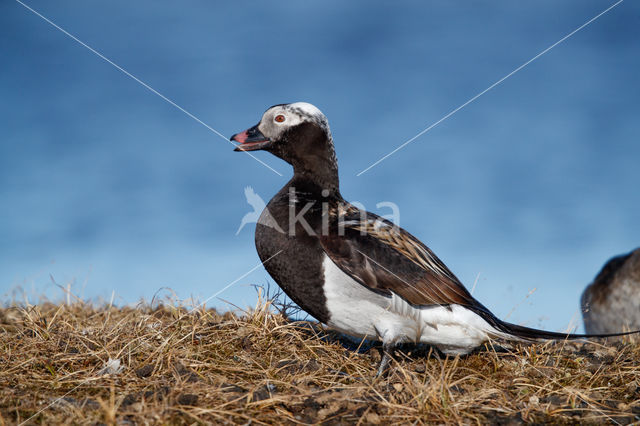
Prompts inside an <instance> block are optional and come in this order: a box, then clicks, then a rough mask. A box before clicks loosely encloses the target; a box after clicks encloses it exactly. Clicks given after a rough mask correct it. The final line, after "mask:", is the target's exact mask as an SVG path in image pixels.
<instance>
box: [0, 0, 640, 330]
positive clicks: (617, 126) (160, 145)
mask: <svg viewBox="0 0 640 426" xmlns="http://www.w3.org/2000/svg"><path fill="white" fill-rule="evenodd" d="M27 4H29V5H30V6H32V7H33V8H35V9H36V10H38V11H39V12H40V13H42V14H43V15H44V16H46V17H48V18H49V19H51V20H52V21H53V22H55V23H56V24H58V25H60V26H61V27H63V28H65V29H66V30H67V31H69V32H70V33H72V34H74V35H75V36H77V37H78V38H79V39H81V40H82V41H84V42H85V43H87V44H89V45H90V46H92V47H93V48H95V49H97V50H98V51H100V52H102V53H103V54H104V55H106V56H107V57H109V58H110V59H111V60H113V61H114V62H116V63H117V64H119V65H120V66H122V67H123V68H125V69H126V70H127V71H129V72H131V73H132V74H134V75H135V76H137V77H139V78H140V79H142V80H143V81H145V82H146V83H148V84H149V85H150V86H152V87H153V88H155V89H156V90H158V91H160V92H161V93H163V94H164V95H166V96H167V97H169V98H171V99H172V100H173V101H175V102H176V103H177V104H179V105H181V106H182V107H184V108H185V109H187V110H188V111H190V112H191V113H193V114H194V115H195V116H197V117H198V118H199V119H201V120H202V121H204V122H206V123H207V124H208V125H210V126H212V127H213V128H215V129H216V130H218V131H219V132H221V133H222V134H223V135H231V134H233V133H235V132H237V131H240V130H243V129H245V128H246V127H249V126H251V125H253V124H255V123H256V122H257V121H258V120H259V118H260V116H261V114H262V112H263V111H264V110H265V109H266V108H267V107H268V106H270V105H272V104H276V103H282V102H292V101H298V100H304V101H308V102H312V103H314V104H316V105H317V106H318V107H320V108H321V109H322V110H323V111H324V112H325V114H326V115H327V116H328V118H329V120H330V123H331V127H332V130H333V133H334V139H335V141H336V148H337V152H338V156H339V160H340V166H341V184H342V188H343V190H342V192H343V195H344V196H345V197H346V198H347V199H350V200H357V201H360V202H362V203H363V204H364V205H365V206H366V207H368V208H370V209H372V210H374V211H375V205H376V203H378V202H380V201H392V202H394V203H396V204H397V205H398V206H399V207H400V211H401V223H400V224H401V225H402V226H403V227H405V228H406V229H407V230H409V231H410V232H412V233H413V234H414V235H416V236H418V237H419V238H421V239H422V240H423V241H424V242H425V243H427V244H429V245H430V246H431V247H432V248H433V249H434V251H435V252H436V253H437V254H438V255H439V256H440V257H441V258H442V259H443V260H444V261H445V262H446V263H447V264H448V266H449V267H450V268H451V269H452V270H453V271H454V272H455V273H456V274H457V275H458V276H459V277H460V278H461V279H462V280H463V282H465V283H466V284H467V285H468V287H470V288H471V287H472V286H473V284H474V281H475V280H476V277H477V276H478V274H480V276H479V279H478V282H477V285H476V287H475V293H474V294H475V295H476V296H477V297H478V298H479V299H480V300H481V301H482V302H483V303H484V304H485V305H487V306H488V307H489V308H491V309H492V310H494V312H495V313H496V314H498V315H499V316H501V317H505V316H507V315H509V313H510V312H511V311H512V310H513V312H512V313H511V315H510V316H509V319H510V320H511V321H515V322H521V323H524V324H527V325H532V326H543V327H546V328H549V329H554V330H558V329H563V328H564V327H566V326H567V324H568V323H569V321H570V320H571V319H572V317H573V318H579V316H578V314H577V309H578V298H579V295H580V293H581V291H582V289H583V288H584V286H585V285H587V284H588V282H589V281H590V280H591V279H592V278H593V277H594V276H595V274H596V273H597V272H598V270H599V269H600V267H601V266H602V265H603V264H604V262H605V261H606V260H607V259H608V258H609V257H611V256H613V255H616V254H619V253H622V252H626V251H629V250H631V249H632V248H634V247H636V246H638V245H640V238H639V237H640V224H639V223H638V211H639V210H640V197H639V195H638V190H637V187H638V178H637V175H638V171H637V170H638V159H639V158H640V145H639V144H638V135H640V123H639V122H638V120H637V117H638V116H639V113H640V103H639V102H638V99H639V98H640V96H639V95H640V85H639V81H638V78H637V70H638V68H639V66H640V56H639V55H638V51H639V47H640V25H638V24H639V23H640V5H639V4H638V3H636V2H624V3H622V4H621V5H620V6H618V7H616V8H615V9H613V10H612V11H611V12H609V13H608V14H606V15H604V16H603V17H601V18H600V19H599V20H597V21H595V22H594V23H593V24H591V25H590V26H588V27H587V28H585V29H584V30H583V31H581V32H579V33H578V34H576V35H575V36H573V37H572V38H570V39H569V40H567V41H566V42H564V43H563V44H561V45H559V46H557V47H556V48H555V49H553V50H552V51H550V52H549V53H547V54H546V55H544V56H543V57H541V58H540V59H538V60H537V61H535V62H533V63H532V64H530V65H529V66H528V67H526V68H525V69H523V70H522V71H520V72H519V73H518V74H516V75H514V76H513V77H511V78H510V79H508V80H506V81H505V82H504V83H503V84H502V85H500V86H498V87H496V88H495V89H494V90H492V91H490V92H489V93H487V94H486V95H484V96H483V97H481V98H480V99H478V100H477V101H476V102H474V103H472V104H471V105H469V106H468V107H466V108H465V109H463V110H461V111H460V112H459V113H457V114H456V115H454V116H452V117H451V118H450V119H448V120H446V121H445V122H443V123H442V124H440V125H439V126H437V127H436V128H434V129H433V130H432V131H430V132H429V133H427V134H426V135H424V136H422V137H421V138H419V139H418V140H416V141H415V142H413V143H412V144H410V145H409V146H407V147H406V148H405V149H403V150H401V151H400V152H398V153H397V154H395V155H393V156H392V157H390V158H389V159H388V160H386V161H385V162H383V163H381V164H380V165H379V166H377V167H375V168H373V169H371V170H370V171H368V172H367V173H365V174H363V175H362V176H360V177H356V173H358V172H359V171H361V170H363V169H364V168H366V167H367V166H368V165H369V164H371V163H372V162H373V161H375V160H377V159H378V158H380V157H381V156H383V155H384V154H386V153H388V152H389V151H391V150H392V149H394V148H395V147H396V146H398V145H399V144H401V143H402V142H404V141H405V140H407V139H409V138H411V137H412V136H414V135H415V134H416V133H418V132H419V131H421V130H422V129H424V128H425V127H427V126H428V125H430V124H431V123H433V122H435V121H436V120H438V119H440V118H441V117H442V116H444V115H445V114H446V113H447V112H449V111H451V110H452V109H454V108H455V107H457V106H459V105H460V104H462V103H463V102H465V101H466V100H467V99H469V98H470V97H472V96H473V95H475V94H476V93H478V92H480V91H482V90H484V89H485V88H486V87H488V86H489V85H490V84H492V83H493V82H495V81H496V80H498V79H499V78H501V77H502V76H504V75H506V74H507V73H509V72H511V71H512V70H513V69H515V68H516V67H517V66H519V65H520V64H522V63H524V62H525V61H527V60H528V59H530V58H531V57H533V56H534V55H536V54H537V53H538V52H540V51H542V50H543V49H545V48H546V47H548V46H549V45H551V44H553V43H554V42H556V41H557V40H559V39H560V38H562V37H563V36H564V35H566V34H567V33H569V32H570V31H572V30H573V29H575V28H577V27H578V26H580V25H582V24H583V23H584V22H586V21H587V20H589V19H590V18H592V17H593V16H595V15H596V14H598V13H599V12H600V11H602V10H604V9H605V8H606V7H608V6H609V5H610V4H611V3H609V2H605V1H595V0H593V1H577V0H576V1H566V2H562V3H561V4H559V3H557V2H553V1H542V2H536V3H531V4H522V3H494V2H487V3H473V4H472V5H469V4H467V3H464V4H463V3H454V2H446V3H445V2H422V3H419V4H409V3H395V4H394V5H393V7H390V4H389V3H386V2H375V3H371V2H350V3H347V4H344V3H343V2H337V1H325V2H321V3H311V2H293V1H283V2H278V3H271V2H269V3H261V2H251V3H246V2H242V3H238V2H236V3H229V4H214V3H206V2H205V3H198V4H194V5H191V6H190V7H188V8H185V7H181V5H179V4H177V3H174V2H168V1H160V2H158V1H155V2H151V1H141V2H134V3H132V2H124V1H113V2H109V3H108V4H103V3H99V2H72V1H59V2H55V3H51V2H45V1H42V0H39V1H31V2H28V3H27ZM0 55H1V56H0V61H1V62H0V64H1V65H0V97H1V98H2V102H1V103H0V141H1V142H0V199H1V200H2V209H1V210H0V253H1V256H0V295H2V300H3V301H8V300H10V299H11V298H12V297H13V294H14V292H13V291H12V289H15V287H16V286H20V287H21V288H23V289H25V290H26V292H27V294H28V295H29V297H30V298H32V299H33V298H34V297H36V296H37V295H41V294H46V295H49V296H50V297H60V295H61V294H62V292H61V290H60V289H59V288H58V287H57V286H56V285H55V284H53V283H52V281H51V278H50V275H52V276H53V278H54V280H55V281H56V282H57V283H59V284H61V285H65V284H66V283H68V282H73V285H72V287H73V290H74V292H75V293H76V294H78V295H82V296H84V297H86V298H95V297H103V298H106V299H109V298H110V297H111V294H112V293H115V295H116V302H117V303H120V304H125V303H135V302H136V301H137V300H139V299H140V298H144V299H146V300H149V299H150V298H151V297H152V296H153V295H154V294H155V292H156V291H158V289H160V288H162V287H171V288H172V289H173V290H174V291H175V292H176V294H177V295H178V297H180V298H188V297H191V296H193V297H195V298H199V299H200V300H204V299H206V298H208V297H209V296H211V295H212V294H214V293H215V292H217V291H218V290H219V289H221V288H223V287H224V286H225V285H227V284H228V283H230V282H232V281H233V280H235V279H237V278H238V277H240V276H242V275H243V274H245V273H246V272H247V271H248V270H250V269H251V268H253V267H254V266H255V265H256V264H257V263H258V257H257V255H256V253H255V249H254V247H253V229H254V227H253V225H251V226H247V227H245V228H244V229H243V230H242V232H240V233H239V235H238V236H236V235H235V232H236V230H237V229H238V226H239V224H240V220H241V218H242V217H243V215H244V214H245V213H247V212H249V211H251V207H250V206H249V205H248V204H246V201H245V198H244V188H245V187H246V186H248V185H251V186H253V188H254V189H255V191H256V192H257V193H258V194H259V195H261V196H262V197H263V198H264V199H265V200H268V199H269V198H270V197H271V195H272V194H274V193H275V192H277V190H278V189H279V188H280V187H281V186H282V185H283V184H284V183H285V182H286V180H287V179H288V177H289V175H290V173H291V171H290V170H289V167H288V166H287V165H286V164H284V163H282V162H281V161H279V160H277V159H276V158H273V157H271V156H269V155H268V154H266V153H258V154H257V156H258V157H259V158H260V159H261V160H263V161H265V162H266V163H268V164H269V165H270V166H271V167H273V168H275V169H276V170H278V171H279V172H280V173H282V174H283V176H282V177H280V176H278V175H276V174H275V173H273V172H271V171H269V170H268V169H267V168H265V167H263V166H262V165H260V164H259V163H258V162H256V161H254V160H253V159H251V158H249V157H247V156H244V155H241V154H238V153H234V152H232V146H231V145H230V144H229V143H227V142H225V141H224V140H222V138H220V137H219V136H217V135H215V134H214V133H212V132H211V131H209V130H208V129H207V128H205V127H204V126H202V125H201V124H199V123H197V122H196V121H194V120H192V119H191V118H189V117H187V116H186V115H185V114H183V113H182V112H180V111H179V110H177V109H176V108H174V107H173V106H171V105H169V104H168V103H167V102H165V101H163V100H162V99H161V98H159V97H158V96H156V95H155V94H153V93H151V92H150V91H148V90H147V89H145V88H144V87H142V86H141V85H139V84H138V83H136V82H134V81H133V80H131V79H130V78H128V77H127V76H125V75H124V74H122V73H121V72H120V71H118V70H116V69H115V68H113V67H112V66H111V65H109V64H107V63H106V62H105V61H103V60H102V59H100V58H98V57H97V56H95V55H94V54H92V53H91V52H89V51H88V50H87V49H85V48H83V47H81V46H80V45H78V44H77V43H76V42H74V41H73V40H71V39H70V38H68V37H67V36H65V35H64V34H62V33H61V32H59V31H58V30H56V29H54V28H53V27H52V26H50V25H49V24H47V23H46V22H44V21H43V20H42V19H40V18H38V17H37V16H35V15H34V14H32V13H31V12H29V11H28V10H26V9H25V8H24V7H22V6H21V5H20V4H18V3H17V2H12V1H6V2H2V3H1V4H0ZM269 281H270V278H269V277H268V275H267V273H266V272H265V271H264V269H262V268H258V269H257V270H256V271H255V272H253V273H251V274H249V275H248V276H246V277H245V278H243V279H241V280H239V281H238V283H237V284H236V285H234V286H232V287H231V288H230V289H229V290H227V291H225V292H223V293H222V294H221V295H220V297H221V298H224V299H225V300H227V301H229V302H231V303H233V304H234V305H237V306H240V307H245V306H247V305H251V304H252V303H254V301H255V292H254V291H253V289H252V288H251V287H250V285H251V284H264V283H267V282H269ZM533 288H536V289H537V290H536V291H535V292H534V293H533V294H532V295H531V296H530V297H528V298H527V294H528V293H529V292H530V291H531V290H532V289H533ZM210 304H211V305H214V306H220V307H223V308H228V307H229V306H230V305H228V304H227V303H225V302H223V301H221V300H219V299H218V298H215V299H214V300H211V302H210ZM514 308H515V309H514Z"/></svg>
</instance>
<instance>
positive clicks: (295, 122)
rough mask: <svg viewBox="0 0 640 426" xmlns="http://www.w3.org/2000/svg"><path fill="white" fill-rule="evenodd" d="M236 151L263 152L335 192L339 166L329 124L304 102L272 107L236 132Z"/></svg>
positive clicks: (316, 109)
mask: <svg viewBox="0 0 640 426" xmlns="http://www.w3.org/2000/svg"><path fill="white" fill-rule="evenodd" d="M231 140H232V141H235V142H239V145H238V146H236V148H235V151H258V150H264V151H268V152H270V153H272V154H273V155H275V156H276V157H279V158H281V159H283V160H284V161H286V162H287V163H289V164H291V165H292V166H293V170H294V175H295V176H298V177H301V176H302V177H305V178H307V179H310V180H311V181H313V182H315V183H317V184H318V185H320V186H323V188H324V189H329V190H337V189H338V163H337V160H336V154H335V150H334V147H333V139H332V137H331V131H330V129H329V122H328V121H327V118H326V117H325V116H324V114H323V113H322V112H321V111H320V110H319V109H318V108H317V107H315V106H314V105H311V104H309V103H306V102H296V103H292V104H279V105H274V106H272V107H271V108H269V109H268V110H266V111H265V113H264V114H263V115H262V119H261V120H260V122H259V123H258V124H256V125H255V126H253V127H251V128H249V129H247V130H245V131H244V132H240V133H236V134H235V135H233V136H231Z"/></svg>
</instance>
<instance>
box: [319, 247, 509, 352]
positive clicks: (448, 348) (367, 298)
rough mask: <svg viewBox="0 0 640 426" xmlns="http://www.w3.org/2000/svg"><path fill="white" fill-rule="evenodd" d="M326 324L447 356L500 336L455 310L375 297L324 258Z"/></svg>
mask: <svg viewBox="0 0 640 426" xmlns="http://www.w3.org/2000/svg"><path fill="white" fill-rule="evenodd" d="M323 270H324V293H325V297H326V298H327V308H328V310H329V321H328V323H327V325H329V326H330V327H332V328H335V329H337V330H338V331H341V332H343V333H345V334H349V335H352V336H356V337H360V338H363V337H366V338H369V339H378V340H381V341H382V342H384V343H392V344H394V343H401V342H414V343H418V342H422V343H428V344H432V345H434V346H436V347H438V349H440V350H441V351H442V352H444V353H447V354H465V353H468V352H470V351H471V350H473V349H474V348H475V347H477V346H478V345H480V344H482V343H483V342H485V341H487V340H489V336H497V335H503V334H504V333H501V332H499V331H498V330H496V329H495V328H493V327H492V326H491V325H489V323H487V322H486V321H485V320H484V319H482V317H480V316H479V315H477V314H476V313H474V312H472V311H470V310H468V309H466V308H464V307H462V306H460V305H451V306H450V307H443V306H430V307H426V308H416V307H413V306H411V305H410V304H409V303H407V302H406V301H405V300H404V299H402V298H401V297H399V296H397V295H395V294H393V293H392V296H391V297H386V296H383V295H380V294H377V293H375V292H373V291H371V290H369V289H367V288H366V287H365V286H363V285H361V284H359V283H358V282H356V281H355V280H354V279H353V278H351V277H350V276H349V275H347V274H346V273H344V272H343V271H342V270H341V269H340V268H339V267H338V266H337V265H336V264H335V263H334V262H333V261H332V260H331V259H330V258H329V257H328V256H327V255H326V254H325V258H324V260H323Z"/></svg>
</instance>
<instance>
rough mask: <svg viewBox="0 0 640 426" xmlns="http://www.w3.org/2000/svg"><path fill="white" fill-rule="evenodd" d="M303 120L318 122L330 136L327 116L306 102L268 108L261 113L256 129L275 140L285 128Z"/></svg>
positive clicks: (303, 121)
mask: <svg viewBox="0 0 640 426" xmlns="http://www.w3.org/2000/svg"><path fill="white" fill-rule="evenodd" d="M305 122H311V123H316V124H318V125H319V126H320V127H322V128H323V129H325V131H326V132H327V135H328V136H329V138H331V132H330V130H329V122H328V121H327V118H326V117H325V116H324V114H323V113H322V111H320V110H319V109H318V108H317V107H316V106H314V105H311V104H309V103H307V102H295V103H292V104H286V105H276V106H273V107H271V108H269V109H268V110H267V111H266V112H265V113H264V114H263V115H262V119H261V120H260V124H259V125H258V129H259V130H260V132H262V134H263V135H265V136H266V137H267V138H269V139H271V140H273V141H276V140H278V139H280V137H281V136H282V134H283V133H284V132H285V131H286V130H287V129H290V128H291V127H295V126H297V125H299V124H302V123H305Z"/></svg>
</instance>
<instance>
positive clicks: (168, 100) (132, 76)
mask: <svg viewBox="0 0 640 426" xmlns="http://www.w3.org/2000/svg"><path fill="white" fill-rule="evenodd" d="M16 2H17V3H19V4H20V5H22V6H23V7H24V8H26V9H28V10H30V11H31V12H33V13H34V14H35V15H37V16H38V17H40V18H42V19H43V20H44V21H46V22H47V23H49V24H51V25H52V26H53V27H55V28H56V29H58V30H59V31H61V32H62V33H63V34H65V35H66V36H68V37H69V38H71V39H73V40H74V41H76V42H77V43H79V44H80V45H81V46H83V47H85V48H87V49H88V50H90V51H91V52H92V53H94V54H95V55H96V56H98V57H99V58H101V59H103V60H104V61H106V62H107V63H109V64H111V65H112V66H113V67H114V68H116V69H117V70H118V71H120V72H122V73H123V74H125V75H126V76H127V77H130V78H131V79H133V80H134V81H136V82H137V83H138V84H140V85H142V86H143V87H144V88H146V89H147V90H149V91H150V92H152V93H154V94H156V95H158V96H160V97H161V98H162V99H163V100H165V101H166V102H168V103H169V104H171V105H172V106H174V107H175V108H177V109H179V110H180V111H182V112H183V113H185V114H186V115H187V116H189V117H190V118H192V119H194V120H195V121H197V122H198V123H200V124H202V125H203V126H204V127H206V128H207V129H209V130H211V131H212V132H213V133H215V134H216V135H218V136H220V137H221V138H222V139H224V140H225V141H227V142H229V143H230V144H231V145H234V144H233V142H231V141H230V140H229V139H228V138H227V137H226V136H225V135H223V134H222V133H220V132H219V131H217V130H216V129H214V128H213V127H211V126H210V125H208V124H207V123H205V122H204V121H202V120H200V119H199V118H198V117H196V116H195V115H193V114H192V113H190V112H189V111H187V110H186V109H184V108H183V107H181V106H180V105H178V104H176V103H175V102H174V101H172V100H171V99H169V98H167V97H166V96H165V95H163V94H162V93H160V92H158V91H157V90H156V89H154V88H153V87H151V86H149V85H148V84H147V83H145V82H144V81H142V80H140V79H139V78H138V77H136V76H135V75H133V74H131V73H130V72H129V71H127V70H125V69H124V68H122V67H121V66H120V65H118V64H116V63H115V62H113V61H112V60H111V59H109V58H107V57H106V56H104V55H103V54H102V53H100V52H98V51H97V50H96V49H94V48H93V47H91V46H89V45H88V44H86V43H84V42H83V41H82V40H80V39H79V38H77V37H76V36H74V35H73V34H71V33H69V32H68V31H66V30H65V29H64V28H62V27H60V26H59V25H57V24H55V23H54V22H52V21H51V20H50V19H48V18H47V17H45V16H43V15H42V14H41V13H39V12H37V11H36V10H34V9H32V8H31V7H29V6H27V5H26V4H24V3H23V2H22V1H20V0H16ZM243 152H244V153H246V154H249V156H250V157H251V158H253V159H254V160H256V161H257V162H259V163H260V164H262V165H263V166H265V167H266V168H268V169H269V170H271V171H272V172H274V173H275V174H277V175H279V176H282V174H281V173H280V172H278V171H277V170H275V169H274V168H272V167H271V166H269V165H268V164H267V163H265V162H264V161H262V160H260V159H259V158H257V157H256V156H254V155H253V154H251V153H250V152H247V151H243Z"/></svg>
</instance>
